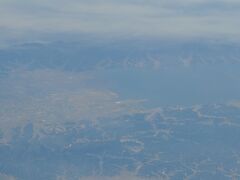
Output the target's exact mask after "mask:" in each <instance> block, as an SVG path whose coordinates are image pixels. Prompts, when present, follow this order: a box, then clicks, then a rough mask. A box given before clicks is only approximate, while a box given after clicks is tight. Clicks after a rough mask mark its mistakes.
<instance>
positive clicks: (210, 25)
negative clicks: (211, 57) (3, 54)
mask: <svg viewBox="0 0 240 180" xmlns="http://www.w3.org/2000/svg"><path fill="white" fill-rule="evenodd" d="M239 8H240V2H239V1H237V0H229V1H226V0H218V1H217V0H212V1H209V0H182V1H177V0H173V1H167V0H161V1H155V0H149V1H143V0H139V1H136V0H123V1H113V0H105V1H103V0H89V1H82V0H80V1H77V0H69V1H67V0H58V1H57V0H51V1H46V0H42V1H40V0H36V1H29V0H23V1H16V0H12V1H6V0H3V1H1V2H0V17H1V18H0V27H2V28H1V29H7V30H9V32H11V30H12V32H16V31H17V32H18V33H19V34H16V33H15V36H18V35H19V36H21V35H23V34H29V32H31V33H33V32H36V33H39V34H41V33H49V34H51V33H89V34H96V35H112V36H120V37H122V36H147V37H165V36H169V37H172V36H176V37H213V36H216V37H220V36H224V37H239V35H240V32H239V31H238V29H239V27H240V23H239V21H238V16H239V15H240V11H239Z"/></svg>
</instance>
